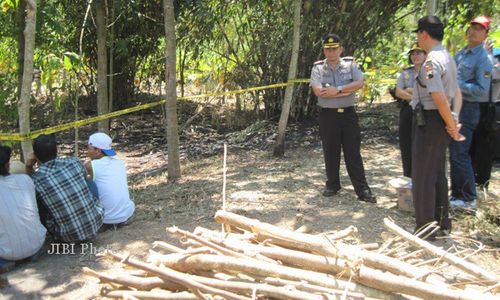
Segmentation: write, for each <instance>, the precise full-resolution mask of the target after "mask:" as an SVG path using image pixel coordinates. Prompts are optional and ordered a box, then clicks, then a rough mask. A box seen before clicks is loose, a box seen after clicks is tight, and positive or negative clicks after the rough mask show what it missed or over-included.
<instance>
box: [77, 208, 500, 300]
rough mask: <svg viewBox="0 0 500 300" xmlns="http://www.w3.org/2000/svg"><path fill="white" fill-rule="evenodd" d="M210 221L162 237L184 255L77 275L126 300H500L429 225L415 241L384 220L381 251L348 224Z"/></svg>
mask: <svg viewBox="0 0 500 300" xmlns="http://www.w3.org/2000/svg"><path fill="white" fill-rule="evenodd" d="M215 220H216V221H217V222H218V223H221V224H223V228H224V229H225V230H224V232H219V231H213V230H209V229H205V228H200V227H198V228H196V229H195V230H194V232H193V233H191V232H187V231H184V230H181V229H178V228H177V227H171V228H168V229H167V231H168V232H169V233H171V234H173V235H175V236H178V237H179V238H180V239H181V241H182V242H183V243H184V244H187V245H188V248H187V249H181V248H178V247H176V246H173V245H171V244H168V243H165V242H155V243H154V245H153V249H154V250H150V253H149V258H148V259H147V261H141V260H138V259H135V258H132V257H130V256H129V255H126V254H118V253H114V252H111V251H107V252H105V253H104V255H105V256H108V257H110V258H112V259H115V260H117V261H119V262H120V263H122V264H124V265H127V266H129V268H127V269H124V270H122V271H120V272H115V273H113V274H111V273H107V272H106V273H98V272H95V271H93V270H90V269H88V268H85V270H84V272H85V273H86V274H88V275H91V276H94V277H97V278H98V279H99V280H100V281H101V282H102V283H103V285H102V289H101V294H102V295H103V296H104V297H108V298H123V299H238V300H239V299H248V300H250V299H297V300H308V299H311V300H312V299H318V300H319V299H408V298H411V299H415V298H423V299H475V300H477V299H500V294H497V293H498V292H500V283H499V282H500V277H499V275H498V274H494V273H493V272H488V271H486V270H484V269H482V268H480V267H479V266H477V265H475V264H472V263H470V262H468V261H467V260H465V259H463V258H461V257H460V256H459V255H460V253H458V252H455V253H452V251H447V250H443V249H442V248H440V247H437V246H434V245H433V244H431V243H429V242H427V241H425V240H423V239H421V238H420V237H425V235H429V234H431V233H432V230H434V229H433V228H434V227H433V226H429V227H427V228H426V229H425V230H424V231H422V232H421V233H419V234H418V235H412V234H410V233H408V232H406V231H405V230H403V229H402V228H400V227H398V226H397V225H396V224H394V223H393V222H392V221H390V220H388V219H386V220H384V222H385V225H386V227H387V229H388V231H390V232H391V236H390V238H388V239H387V241H386V242H385V243H383V244H382V245H381V246H380V247H379V246H378V245H375V246H374V245H373V244H357V245H353V244H352V243H348V242H347V241H348V240H347V239H346V238H347V237H348V236H349V235H351V234H353V233H354V232H356V228H354V227H352V226H351V227H349V228H347V229H345V230H342V231H339V232H336V233H329V234H317V235H313V234H306V233H301V232H297V231H289V230H284V229H281V228H279V227H276V226H273V225H270V224H266V223H262V222H260V221H259V220H256V219H250V218H247V217H244V216H241V215H237V214H234V213H230V212H226V211H219V212H217V214H216V216H215ZM419 236H420V237H419ZM351 240H352V239H351Z"/></svg>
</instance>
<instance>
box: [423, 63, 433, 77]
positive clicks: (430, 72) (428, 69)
mask: <svg viewBox="0 0 500 300" xmlns="http://www.w3.org/2000/svg"><path fill="white" fill-rule="evenodd" d="M424 68H425V79H431V78H432V77H434V72H433V70H432V61H430V60H428V61H426V62H425V65H424Z"/></svg>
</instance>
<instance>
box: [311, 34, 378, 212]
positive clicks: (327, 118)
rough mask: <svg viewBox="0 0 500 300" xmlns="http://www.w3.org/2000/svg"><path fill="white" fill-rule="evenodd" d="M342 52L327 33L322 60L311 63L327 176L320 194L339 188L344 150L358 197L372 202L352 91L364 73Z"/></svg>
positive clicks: (337, 39)
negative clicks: (324, 186) (361, 151)
mask: <svg viewBox="0 0 500 300" xmlns="http://www.w3.org/2000/svg"><path fill="white" fill-rule="evenodd" d="M342 51H343V48H342V44H341V41H340V37H339V36H338V35H336V34H327V35H326V36H324V37H323V53H324V55H325V59H324V60H321V61H318V62H316V63H314V66H313V68H312V71H311V87H312V90H313V92H314V94H315V95H316V96H318V105H319V107H320V108H321V111H320V113H319V131H320V136H321V141H322V144H323V155H324V158H325V169H326V176H327V182H326V189H325V190H324V191H323V196H325V197H330V196H333V195H336V194H337V192H338V191H339V190H340V188H341V186H340V175H339V171H340V170H339V169H340V156H341V153H340V151H341V149H343V151H344V160H345V164H346V168H347V173H348V174H349V178H350V179H351V182H352V185H353V186H354V190H355V192H356V194H357V196H358V199H359V200H361V201H365V202H371V203H375V202H376V199H375V197H374V196H373V195H372V193H371V190H370V188H369V186H368V183H367V182H366V178H365V169H364V167H363V160H362V158H361V154H360V145H361V133H360V128H359V124H358V116H357V114H356V111H355V109H354V105H355V100H356V99H355V92H356V91H357V90H359V89H361V88H362V87H363V73H362V72H361V70H359V68H358V66H357V65H356V63H355V62H354V60H353V59H352V57H343V58H341V57H340V55H341V54H342Z"/></svg>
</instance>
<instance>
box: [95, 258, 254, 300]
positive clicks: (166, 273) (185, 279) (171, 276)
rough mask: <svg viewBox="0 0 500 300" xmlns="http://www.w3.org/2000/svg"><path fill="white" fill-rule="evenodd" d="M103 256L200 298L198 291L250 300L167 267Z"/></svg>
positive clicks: (230, 299) (227, 297) (232, 298)
mask: <svg viewBox="0 0 500 300" xmlns="http://www.w3.org/2000/svg"><path fill="white" fill-rule="evenodd" d="M105 254H106V255H108V256H110V257H112V258H114V259H116V260H119V261H121V262H122V263H125V264H127V265H131V266H133V267H136V268H140V269H143V270H146V271H149V272H151V273H154V274H156V275H158V276H160V277H162V278H164V279H166V280H169V281H172V282H174V283H177V284H180V285H183V286H185V287H187V288H188V289H189V290H190V291H191V292H192V293H193V294H195V295H198V296H200V291H201V292H205V293H210V294H215V295H220V296H222V297H225V298H226V299H229V300H251V298H248V297H243V296H240V295H236V294H234V293H230V292H226V291H222V290H219V289H215V288H212V287H209V286H206V285H203V284H200V283H198V282H196V281H194V280H192V279H191V278H189V275H187V274H183V273H180V272H177V271H175V270H172V269H169V268H167V267H162V268H159V267H156V266H154V265H152V264H147V263H144V262H141V261H139V260H136V259H133V258H131V257H129V256H127V255H123V254H117V253H113V252H111V251H109V250H108V251H106V252H105ZM197 255H202V254H197Z"/></svg>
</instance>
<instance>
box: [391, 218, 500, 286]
mask: <svg viewBox="0 0 500 300" xmlns="http://www.w3.org/2000/svg"><path fill="white" fill-rule="evenodd" d="M384 224H385V226H386V227H387V228H388V229H389V230H391V231H392V232H394V233H396V234H398V235H399V236H401V237H403V238H404V239H406V240H407V241H408V242H410V243H411V244H413V245H415V246H418V247H421V248H423V249H425V250H426V251H427V252H429V253H431V254H433V255H436V256H438V257H442V259H443V260H444V261H446V262H447V263H449V264H451V265H454V266H456V267H457V268H459V269H461V270H463V271H465V272H467V273H469V274H472V275H474V276H476V277H477V278H480V279H486V280H490V281H491V282H494V283H496V282H499V281H500V277H499V276H497V275H496V274H494V273H491V272H488V271H486V270H484V269H482V268H481V267H479V266H477V265H474V264H472V263H470V262H468V261H465V260H463V259H461V258H459V257H457V256H455V255H453V254H452V253H449V252H447V251H445V250H443V249H441V248H438V247H436V246H434V245H432V244H430V243H429V242H426V241H424V240H421V239H419V238H416V237H415V236H413V235H412V234H411V233H409V232H407V231H405V230H404V229H402V228H401V227H399V226H397V225H396V224H394V223H393V222H391V221H390V220H389V219H387V218H385V219H384Z"/></svg>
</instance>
